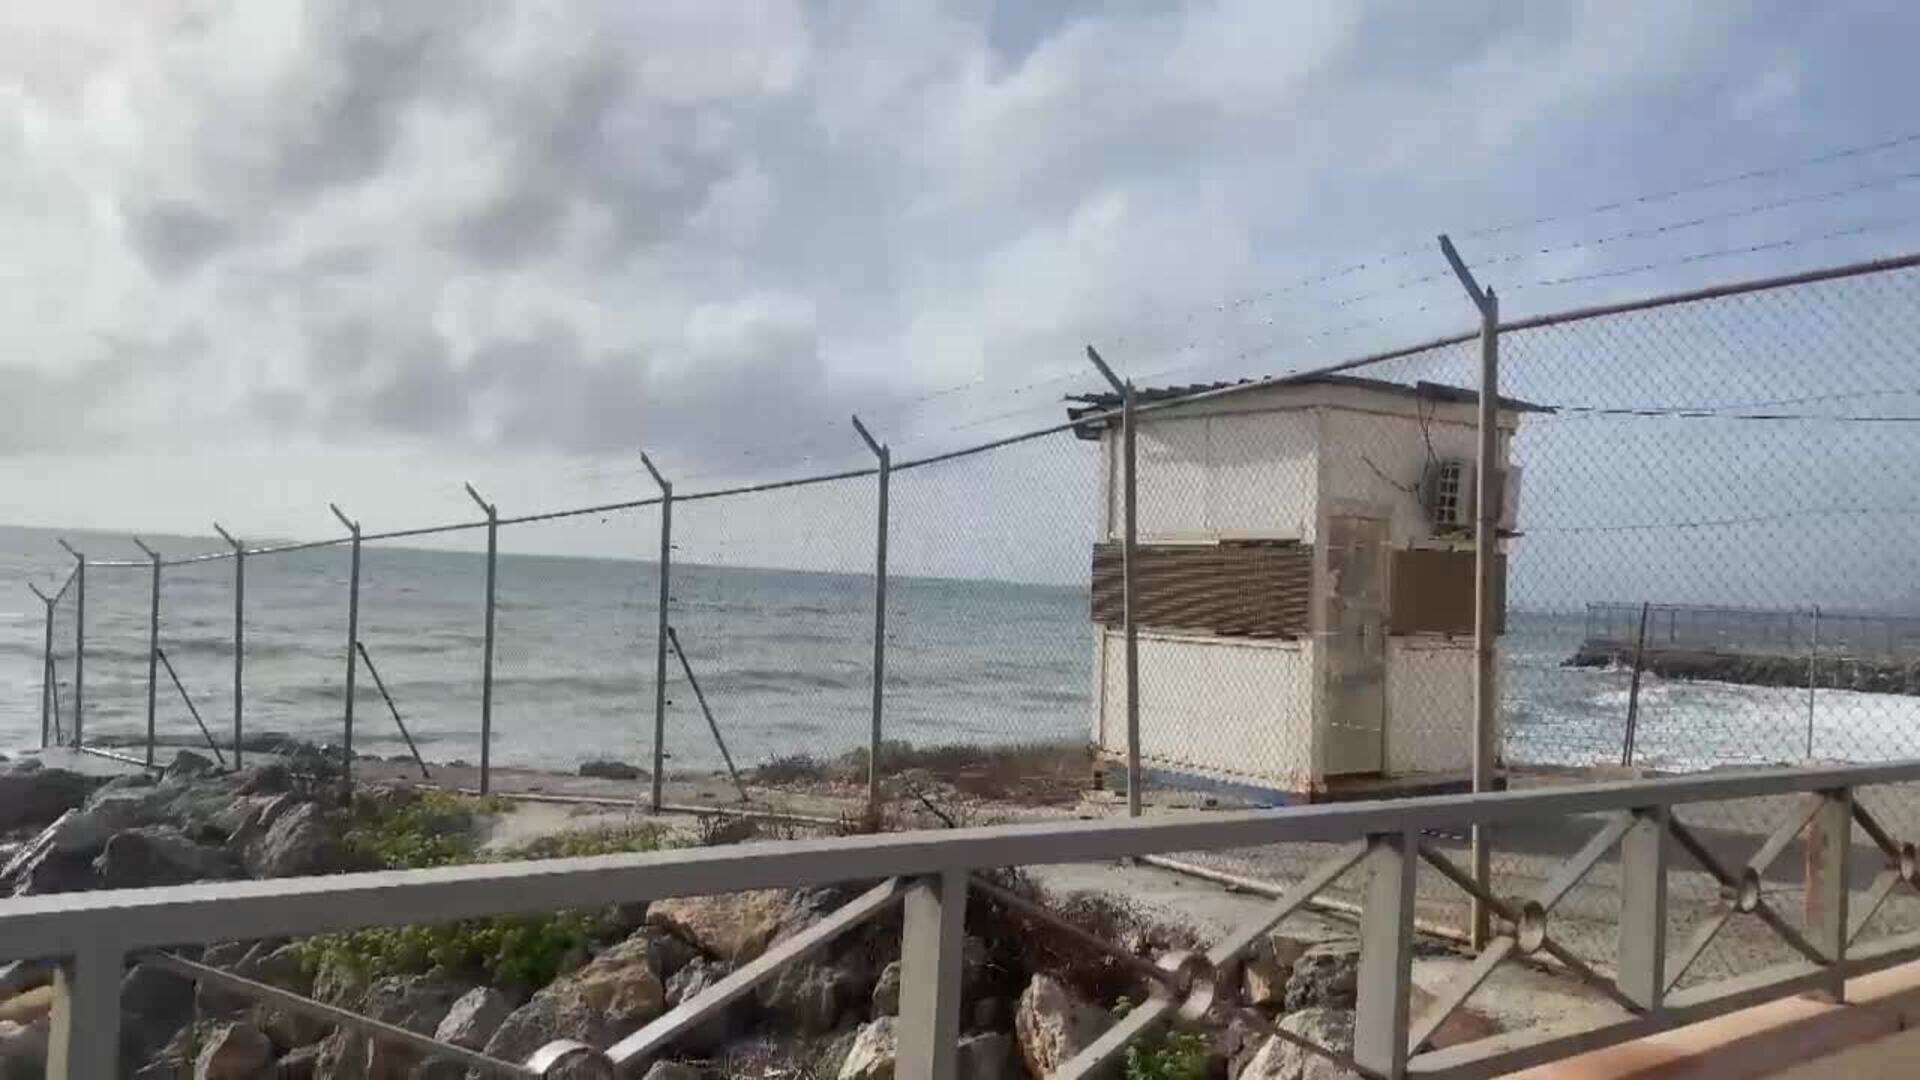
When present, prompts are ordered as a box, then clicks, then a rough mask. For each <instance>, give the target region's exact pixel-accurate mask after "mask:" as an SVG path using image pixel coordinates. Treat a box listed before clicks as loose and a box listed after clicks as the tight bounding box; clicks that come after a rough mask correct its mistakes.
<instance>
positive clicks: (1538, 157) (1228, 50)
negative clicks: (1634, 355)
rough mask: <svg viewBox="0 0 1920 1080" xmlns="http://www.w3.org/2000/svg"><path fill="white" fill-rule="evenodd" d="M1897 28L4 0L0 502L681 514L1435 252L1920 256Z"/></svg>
mask: <svg viewBox="0 0 1920 1080" xmlns="http://www.w3.org/2000/svg"><path fill="white" fill-rule="evenodd" d="M1917 24H1920V10H1916V9H1915V8H1913V6H1912V5H1902V4H1896V3H1885V4H1866V3H1861V4H1848V3H1835V4H1824V5H1798V4H1786V3H1761V4H1752V5H1675V4H1671V3H1662V2H1633V0H1604V2H1603V0H1595V2H1588V3H1564V4H1549V3H1539V4H1484V3H1454V4H1415V3H1391V2H1389V3H1362V2H1358V0H1339V2H1333V3H1312V2H1300V3H1287V4H1275V3H1269V2H1260V0H1250V2H1232V0H1221V2H1212V3H1193V4H1169V3H1145V2H1140V3H1127V2H1120V3H1110V4H1091V3H1075V2H1067V0H1024V2H1009V3H991V2H987V0H954V2H948V3H936V2H916V0H899V2H887V3H873V4H826V3H817V4H816V3H802V2H791V3H788V2H781V0H759V2H753V3H730V2H727V0H689V2H669V0H661V2H650V3H643V4H636V3H631V2H627V0H612V2H592V0H582V2H578V3H569V4H562V5H545V4H519V3H509V2H505V0H469V2H461V3H434V4H424V3H411V2H401V0H390V2H386V3H375V2H357V0H307V2H296V0H227V2H198V0H147V2H145V3H139V4H128V3H124V2H107V0H12V2H10V3H8V4H6V5H4V8H0V249H3V250H4V251H5V252H6V257H5V260H4V265H3V266H0V485H4V490H5V491H6V493H7V494H6V500H7V509H6V510H5V512H4V517H5V519H6V521H7V522H8V523H10V524H21V525H37V526H48V527H73V528H91V529H109V530H119V531H128V532H131V531H146V532H150V533H154V532H157V533H192V534H196V535H198V534H204V533H205V532H206V530H207V525H208V522H210V521H212V520H215V519H218V520H220V521H222V522H223V523H224V524H226V525H227V526H228V527H229V528H231V529H233V530H235V531H236V532H239V533H241V534H242V535H247V536H302V537H304V536H316V535H329V534H331V533H333V532H335V531H337V526H336V525H335V523H334V521H333V519H332V517H331V515H330V514H328V512H327V509H326V505H327V503H328V502H329V501H336V502H340V503H342V504H343V506H345V507H346V508H347V509H348V510H349V512H351V513H352V514H353V515H354V516H356V517H358V518H359V519H360V520H362V521H363V522H365V523H366V525H367V527H368V528H369V529H375V528H400V527H407V526H412V525H419V524H425V523H428V522H434V521H441V520H450V519H467V518H471V517H472V516H473V507H472V505H471V503H470V502H468V500H467V496H466V495H465V494H464V493H463V491H462V489H461V484H462V482H465V481H470V482H472V483H474V484H475V485H476V486H477V487H479V488H480V489H481V490H482V491H483V492H484V493H485V494H486V496H487V497H488V498H489V499H492V500H493V501H494V502H496V503H497V504H499V505H500V507H501V512H502V513H508V514H511V513H526V512H532V511H536V510H544V509H550V508H556V507H561V506H567V505H574V504H580V503H597V502H606V501H614V500H619V499H624V498H635V497H642V496H645V495H648V494H651V493H652V485H651V482H650V481H649V479H648V478H647V475H646V473H645V472H644V471H643V470H642V469H641V468H640V465H639V462H638V453H639V452H640V451H641V450H642V449H645V450H647V451H648V452H649V453H650V454H651V455H652V456H653V458H654V459H655V460H656V461H657V463H658V464H659V465H660V466H661V468H662V469H663V471H664V472H665V473H666V474H667V475H668V476H669V477H671V478H673V479H674V480H675V482H676V483H677V484H678V485H679V486H680V490H682V491H683V492H684V491H688V490H698V489H699V488H701V487H703V486H712V485H716V484H722V483H727V482H732V481H734V480H739V479H743V478H756V477H766V476H785V475H797V474H800V473H804V472H810V471H817V470H822V469H829V468H842V467H858V466H861V465H865V464H869V463H870V462H871V457H870V455H869V454H868V452H867V450H866V448H865V447H864V445H863V444H862V443H861V442H860V441H859V439H858V437H857V436H856V434H855V433H854V431H853V430H852V428H851V426H850V424H849V422H848V417H849V416H850V415H851V414H853V413H856V412H857V413H859V414H860V415H862V416H863V417H864V418H865V419H867V421H868V422H869V425H870V426H871V427H873V428H874V430H875V431H876V433H877V434H878V435H879V437H881V438H882V439H884V440H885V441H887V442H888V443H889V444H890V446H891V447H892V448H893V453H894V454H895V455H896V457H910V456H913V455H915V454H924V453H931V452H935V451H939V450H944V449H950V448H953V447H956V446H959V445H962V444H964V443H967V442H969V441H978V440H981V439H986V438H990V437H994V436H997V435H1003V434H1006V433H1009V432H1012V431H1017V430H1021V429H1022V428H1030V427H1034V426H1039V425H1042V424H1046V423H1051V422H1055V421H1057V420H1059V419H1061V418H1062V413H1061V403H1060V398H1061V395H1063V394H1065V393H1067V392H1071V391H1084V390H1089V389H1095V388H1097V387H1098V381H1097V379H1096V378H1095V377H1094V375H1093V373H1092V372H1091V371H1090V369H1089V368H1088V366H1087V365H1086V363H1085V361H1084V360H1083V359H1082V353H1081V349H1082V347H1083V345H1085V344H1087V343H1095V344H1097V345H1098V346H1099V347H1100V349H1101V351H1102V352H1103V353H1104V354H1105V355H1106V356H1107V357H1108V358H1109V359H1110V360H1112V361H1113V362H1114V363H1115V365H1116V366H1117V367H1118V368H1120V369H1121V370H1122V372H1123V373H1126V374H1129V375H1135V376H1138V377H1140V378H1141V379H1142V381H1156V380H1158V381H1180V382H1183V381H1189V380H1193V379H1203V378H1214V377H1222V376H1240V375H1260V374H1266V373H1269V372H1273V371H1281V370H1289V369H1291V368H1295V367H1299V366H1305V365H1311V364H1318V363H1327V362H1331V361H1333V360H1337V359H1340V358H1342V357H1344V356H1348V355H1354V354H1357V353H1360V352H1363V351H1365V350H1367V349H1371V348H1377V347H1382V346H1387V345H1392V344H1398V343H1401V342H1404V341H1410V340H1418V339H1420V338H1422V337H1426V336H1431V335H1432V334H1436V333H1442V332H1447V331H1452V330H1460V329H1466V328H1468V327H1470V326H1471V325H1472V324H1473V320H1474V314H1473V311H1472V309H1471V307H1470V305H1468V303H1467V302H1466V299H1465V297H1464V296H1463V295H1462V294H1461V292H1460V290H1459V288H1458V286H1457V285H1456V284H1455V283H1454V282H1453V280H1452V279H1451V277H1450V276H1449V275H1448V274H1447V273H1446V270H1445V265H1444V263H1443V262H1442V261H1441V260H1440V257H1439V255H1438V253H1437V250H1436V249H1435V246H1434V236H1435V234H1437V233H1440V232H1449V233H1451V234H1452V235H1453V236H1454V237H1455V238H1456V240H1457V241H1458V242H1459V244H1460V247H1461V250H1462V253H1463V255H1464V256H1465V257H1466V259H1467V261H1468V262H1469V263H1470V264H1474V265H1476V266H1478V267H1479V268H1480V270H1479V273H1480V275H1481V277H1482V279H1483V280H1484V281H1485V282H1486V283H1488V284H1491V285H1493V286H1494V287H1495V288H1496V289H1497V290H1499V291H1500V292H1501V294H1502V297H1503V312H1504V313H1505V314H1507V315H1509V316H1519V315H1525V314H1529V313H1538V312H1545V311H1552V310H1557V309H1560V308H1565V307H1570V306H1575V305H1579V304H1585V303H1592V302H1598V301H1604V300H1612V299H1619V298H1623V297H1628V296H1636V295H1643V294H1648V293H1653V292H1658V291H1661V290H1664V289H1672V288H1682V287H1688V286H1693V285H1699V284H1704V283H1707V282H1711V281H1716V280H1722V279H1725V278H1728V277H1737V276H1746V275H1754V274H1762V273H1771V272H1778V271H1782V270H1786V269H1792V268H1799V267H1804V266H1817V265H1825V264H1830V263H1837V262H1841V261H1845V260H1848V259H1853V258H1859V257H1864V256H1870V255H1883V254H1891V253H1897V252H1904V251H1906V250H1909V249H1911V248H1913V247H1915V246H1916V245H1920V229H1916V228H1915V227H1914V221H1913V219H1914V218H1915V217H1916V216H1920V202H1916V197H1917V196H1920V176H1916V178H1914V179H1908V178H1907V177H1908V176H1909V175H1910V174H1920V139H1916V138H1914V137H1913V136H1914V133H1915V132H1920V120H1916V119H1915V118H1914V116H1913V114H1912V109H1911V105H1910V102H1911V94H1909V93H1905V92H1898V91H1899V88H1904V87H1909V86H1911V63H1912V57H1911V49H1910V45H1911V42H1912V41H1914V40H1915V39H1916V31H1920V25H1917ZM1746 173H1756V174H1757V175H1753V176H1749V177H1746V178H1744V179H1737V180H1728V179H1727V178H1729V177H1737V176H1740V175H1741V174H1746ZM1675 192H1677V194H1670V193H1675ZM1601 207H1606V208H1605V209H1596V208H1601ZM1541 219H1547V220H1544V221H1542V220H1541ZM1687 222H1693V224H1684V223H1687ZM1622 234H1628V235H1624V236H1623V235H1622ZM1754 246H1758V247H1761V248H1762V250H1759V251H1755V252H1752V253H1750V254H1746V255H1721V254H1719V253H1720V252H1726V251H1732V250H1736V249H1740V248H1744V247H1754ZM1543 250H1544V251H1545V253H1544V254H1542V251H1543ZM1355 267H1358V269H1354V268H1355ZM1635 267H1648V269H1644V270H1637V269H1632V268H1635ZM1657 389H1659V386H1658V383H1657V380H1650V384H1649V390H1650V391H1651V390H1657ZM1078 445H1079V447H1080V449H1081V451H1083V452H1080V453H1078V454H1077V455H1076V453H1075V452H1074V451H1073V450H1068V449H1059V448H1056V451H1050V452H1049V453H1050V455H1051V456H1049V457H1046V458H1045V460H1044V461H1043V460H1040V458H1041V455H1026V456H1023V457H1020V458H1015V459H1011V460H1010V461H1009V462H1008V463H1007V464H1004V465H1000V466H997V467H992V468H989V467H982V468H981V469H980V470H979V475H977V476H971V477H969V476H964V475H956V478H955V479H953V480H951V481H950V482H945V483H943V484H941V485H931V484H930V486H929V489H928V490H927V491H925V492H922V493H921V494H919V495H918V496H910V498H919V499H920V500H921V501H922V502H923V503H925V504H927V505H928V506H929V507H935V506H947V507H949V508H952V507H953V506H955V505H956V504H957V505H958V506H959V507H960V508H962V509H966V508H970V509H972V510H973V511H975V512H976V513H979V514H981V515H983V516H986V517H989V518H992V519H994V520H1008V519H1013V518H1018V517H1021V516H1022V515H1023V514H1024V513H1028V512H1030V508H1029V510H1028V511H1023V509H1022V505H1023V504H1022V500H1023V499H1024V498H1026V497H1027V494H1028V493H1029V492H1030V491H1031V490H1033V489H1034V487H1035V486H1036V485H1038V486H1042V487H1044V486H1045V484H1044V483H1041V482H1040V481H1038V480H1035V479H1034V478H1035V477H1036V476H1040V475H1041V474H1043V473H1044V474H1045V475H1046V476H1048V477H1052V478H1053V479H1054V480H1055V481H1059V480H1060V479H1061V478H1064V477H1080V478H1083V479H1078V480H1074V481H1073V482H1072V483H1071V484H1070V485H1069V486H1071V487H1072V488H1073V490H1074V491H1075V492H1077V493H1078V494H1076V495H1075V496H1074V498H1073V499H1069V500H1066V502H1065V503H1055V504H1053V505H1050V506H1049V507H1048V508H1047V510H1046V512H1045V515H1044V516H1043V517H1042V518H1041V520H1042V521H1043V522H1048V521H1052V520H1054V519H1056V518H1057V519H1059V520H1060V521H1062V522H1063V524H1062V525H1061V527H1060V530H1054V531H1056V532H1066V531H1070V532H1071V534H1072V543H1071V544H1069V545H1066V546H1067V547H1072V548H1074V549H1076V550H1077V549H1079V548H1080V546H1081V544H1082V542H1083V534H1084V526H1072V527H1071V528H1069V526H1068V525H1066V524H1064V522H1065V521H1066V519H1068V518H1073V519H1075V520H1078V517H1079V516H1081V515H1082V511H1083V510H1084V508H1085V507H1086V506H1090V505H1091V503H1092V497H1091V495H1090V494H1088V493H1089V492H1090V489H1091V485H1092V483H1093V480H1092V477H1093V470H1094V468H1095V466H1094V460H1093V458H1092V457H1091V455H1090V453H1089V452H1085V451H1086V445H1085V444H1078ZM981 481H987V483H986V484H985V486H986V487H987V488H988V489H990V490H989V491H988V493H987V494H984V495H978V494H976V495H972V496H970V495H969V494H968V493H969V492H976V493H977V492H978V491H980V482H981ZM849 498H853V497H852V496H849ZM970 499H971V500H972V502H971V506H970V507H969V506H968V504H969V500H970ZM1080 499H1084V500H1085V501H1084V502H1080V501H1075V500H1080ZM848 505H853V504H852V503H849V504H848ZM932 512H934V511H933V510H931V509H930V510H929V513H932ZM770 513H771V514H772V515H773V516H772V518H769V517H768V516H766V515H762V516H761V517H760V518H759V519H757V521H756V526H755V527H757V528H761V529H762V530H763V531H764V528H765V526H766V525H767V523H768V521H769V520H772V521H774V522H775V523H778V521H780V520H782V519H781V517H780V515H781V514H782V513H785V514H791V513H793V511H792V510H791V508H790V507H788V508H786V509H785V510H776V511H772V512H770ZM785 520H787V521H789V522H790V521H792V520H794V519H793V518H791V517H787V518H785ZM728 528H731V529H733V530H734V531H735V532H738V531H740V529H741V526H739V525H738V524H737V523H736V524H734V525H732V526H727V527H721V526H716V527H715V531H716V533H718V534H724V533H726V532H727V531H728ZM802 531H804V530H802ZM470 539H471V538H470V537H463V538H461V540H460V541H459V542H462V543H465V542H468V541H470ZM524 543H526V544H527V545H529V546H531V547H546V548H549V549H564V550H580V551H590V552H607V553H616V552H628V553H639V552H642V551H644V544H636V543H634V541H633V537H632V536H629V535H627V534H625V533H624V532H617V531H615V530H608V529H599V530H580V531H574V532H568V533H562V532H559V531H556V532H555V533H554V534H553V535H552V536H551V537H547V538H543V539H528V540H525V541H524ZM916 543H920V544H922V545H931V546H934V547H938V546H940V544H941V540H940V539H939V538H938V537H933V538H922V539H921V540H919V541H916ZM1001 547H1004V548H1005V549H1006V550H1005V551H1003V552H1001V553H1000V554H996V555H995V556H993V558H996V559H1000V558H1010V559H1014V560H1015V561H1017V560H1018V558H1019V557H1020V552H1021V551H1022V550H1023V547H1024V545H1022V544H1019V543H1005V544H1003V545H1001ZM909 549H911V545H909ZM995 550H996V551H998V550H999V549H998V548H996V549H995ZM1063 550H1064V548H1063ZM126 553H130V551H129V552H120V553H117V554H126ZM1075 559H1076V561H1078V560H1083V559H1084V554H1080V555H1076V556H1075ZM801 561H802V562H808V561H809V560H801ZM811 562H823V563H825V564H829V565H831V564H835V562H836V560H835V559H825V560H820V559H816V560H811ZM1015 576H1018V575H1015ZM1041 576H1045V575H1041Z"/></svg>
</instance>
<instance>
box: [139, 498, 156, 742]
mask: <svg viewBox="0 0 1920 1080" xmlns="http://www.w3.org/2000/svg"><path fill="white" fill-rule="evenodd" d="M133 542H134V544H135V546H137V547H138V548H139V549H140V550H141V551H144V552H146V553H147V558H149V559H152V560H153V600H152V602H151V603H150V604H149V605H148V607H147V768H149V769H151V768H153V742H154V737H155V734H156V732H155V727H154V701H155V698H154V692H155V690H156V689H157V687H158V681H157V680H158V679H159V677H160V671H159V664H160V553H159V552H157V551H155V550H153V549H152V548H150V547H148V546H147V545H146V542H145V541H143V540H141V539H140V538H139V537H137V536H136V537H134V538H133Z"/></svg>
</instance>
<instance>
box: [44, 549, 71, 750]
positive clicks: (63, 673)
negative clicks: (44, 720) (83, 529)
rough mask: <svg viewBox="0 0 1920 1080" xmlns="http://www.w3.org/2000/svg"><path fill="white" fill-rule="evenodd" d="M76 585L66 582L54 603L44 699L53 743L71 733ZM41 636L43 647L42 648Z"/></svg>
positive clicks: (65, 739)
mask: <svg viewBox="0 0 1920 1080" xmlns="http://www.w3.org/2000/svg"><path fill="white" fill-rule="evenodd" d="M79 614H80V600H79V592H78V585H77V584H76V583H69V584H68V585H67V588H66V591H65V592H63V593H61V594H60V596H59V598H58V599H57V600H56V601H55V602H54V604H53V614H52V618H53V642H52V652H51V654H50V663H49V664H48V668H49V670H48V672H47V675H46V678H47V679H49V680H50V681H51V682H52V694H51V697H50V699H49V701H48V702H47V705H48V707H49V711H50V717H49V726H50V728H51V730H50V731H49V733H48V736H47V741H48V742H49V743H51V744H53V745H57V746H65V745H69V744H71V742H72V740H73V737H74V729H73V716H74V713H73V707H74V701H73V697H74V659H75V657H76V655H77V653H78V647H77V643H76V641H75V638H74V634H75V631H76V630H77V629H78V626H79ZM45 647H46V646H45V641H44V639H43V642H42V648H43V650H44V649H45Z"/></svg>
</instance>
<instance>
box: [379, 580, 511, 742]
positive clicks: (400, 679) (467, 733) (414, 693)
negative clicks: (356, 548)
mask: <svg viewBox="0 0 1920 1080" xmlns="http://www.w3.org/2000/svg"><path fill="white" fill-rule="evenodd" d="M360 560H361V562H360V628H359V642H360V646H361V648H362V649H363V650H364V652H363V654H362V655H361V656H359V657H358V658H357V662H358V663H359V665H360V668H359V671H358V673H357V675H356V677H355V681H354V725H353V749H354V753H355V754H357V755H371V756H374V757H380V758H384V759H387V760H389V761H391V762H393V763H395V764H399V765H403V766H405V765H408V764H410V763H412V761H413V747H417V748H418V750H419V753H420V756H421V757H422V758H424V759H426V760H427V761H428V762H436V761H437V762H447V763H453V762H468V763H477V762H478V761H479V759H480V687H481V678H480V672H481V667H482V657H483V655H484V654H483V643H484V641H485V621H484V617H483V616H484V611H485V607H486V557H485V556H484V555H478V554H474V553H472V552H468V551H429V550H425V549H421V548H412V547H402V546H398V545H397V544H393V543H372V544H365V545H363V547H362V550H361V554H360ZM383 691H384V692H383ZM396 713H398V714H399V719H398V720H397V721H396V719H395V714H396ZM403 729H404V730H403ZM409 737H411V739H412V747H410V746H409V745H408V738H409Z"/></svg>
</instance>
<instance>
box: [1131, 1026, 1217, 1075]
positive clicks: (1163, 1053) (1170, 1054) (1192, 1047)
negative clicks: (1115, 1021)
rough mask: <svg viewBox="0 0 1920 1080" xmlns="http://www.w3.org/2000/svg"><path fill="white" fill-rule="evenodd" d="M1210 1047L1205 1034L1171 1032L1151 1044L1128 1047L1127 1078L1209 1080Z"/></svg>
mask: <svg viewBox="0 0 1920 1080" xmlns="http://www.w3.org/2000/svg"><path fill="white" fill-rule="evenodd" d="M1208 1056H1209V1047H1208V1045H1207V1038H1206V1036H1204V1035H1201V1034H1198V1033H1196V1032H1191V1031H1174V1032H1169V1033H1168V1034H1167V1035H1166V1036H1165V1037H1164V1038H1161V1039H1159V1040H1157V1041H1155V1042H1154V1043H1153V1044H1152V1045H1150V1046H1145V1047H1142V1046H1138V1045H1135V1046H1129V1047H1128V1048H1127V1068H1126V1078H1127V1080H1206V1077H1207V1058H1208Z"/></svg>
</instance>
